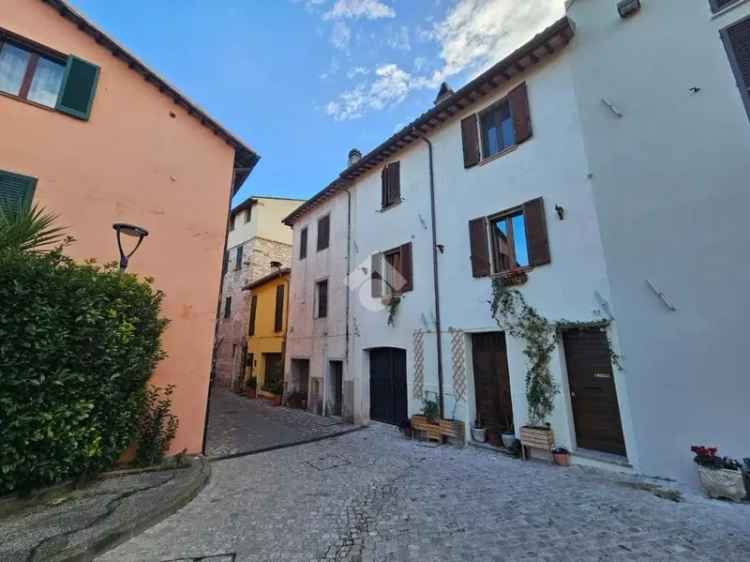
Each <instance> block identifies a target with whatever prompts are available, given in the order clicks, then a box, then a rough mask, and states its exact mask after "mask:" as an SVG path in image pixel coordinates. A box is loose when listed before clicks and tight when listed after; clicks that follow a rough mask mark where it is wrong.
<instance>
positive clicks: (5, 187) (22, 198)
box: [0, 170, 36, 212]
mask: <svg viewBox="0 0 750 562" xmlns="http://www.w3.org/2000/svg"><path fill="white" fill-rule="evenodd" d="M35 189H36V178H32V177H29V176H22V175H19V174H14V173H12V172H3V171H2V170H0V207H1V208H2V209H3V211H5V212H14V211H18V210H20V209H22V208H28V207H30V206H31V200H32V199H33V197H34V190H35Z"/></svg>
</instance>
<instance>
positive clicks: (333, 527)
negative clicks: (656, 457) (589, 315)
mask: <svg viewBox="0 0 750 562" xmlns="http://www.w3.org/2000/svg"><path fill="white" fill-rule="evenodd" d="M686 462H689V460H688V461H686ZM639 484H640V481H639V480H637V479H635V478H634V477H627V476H622V475H614V474H611V473H607V472H602V471H598V470H596V469H591V468H583V467H569V468H562V467H556V466H552V465H549V464H546V463H541V462H537V461H529V462H522V461H520V460H516V459H512V458H509V457H505V456H502V455H498V454H496V453H494V452H492V451H487V450H483V449H477V448H474V447H466V448H464V449H456V448H452V447H448V446H435V445H427V444H424V443H419V442H416V441H409V440H406V439H404V438H402V437H401V436H400V435H399V434H398V432H396V431H394V430H392V429H390V428H385V427H384V426H379V425H378V426H372V427H370V428H368V429H366V430H363V431H359V432H355V433H349V434H346V435H342V436H339V437H334V438H331V439H327V440H323V441H318V442H315V443H310V444H307V445H300V446H297V447H291V448H286V449H280V450H276V451H271V452H266V453H260V454H256V455H251V456H246V457H240V458H235V459H229V460H224V461H220V462H215V463H213V475H212V481H211V483H210V484H209V485H208V487H206V488H205V489H204V491H203V492H202V493H201V494H200V495H199V496H198V497H197V498H196V499H195V500H193V502H192V503H191V504H189V505H188V506H186V507H185V508H183V509H182V510H181V511H179V512H178V513H176V514H175V515H173V516H172V517H170V518H168V519H166V520H165V521H163V522H162V523H160V524H159V525H157V526H155V527H153V528H151V529H150V530H148V531H146V532H145V533H143V534H142V535H140V536H139V537H136V538H135V539H133V540H131V541H129V542H127V543H125V544H123V545H122V546H120V547H119V548H117V549H116V550H114V551H111V552H109V553H107V554H106V555H104V556H102V557H101V558H100V559H99V560H100V562H161V561H164V560H180V562H183V561H184V562H187V561H193V560H220V561H222V562H224V561H228V560H236V561H252V562H255V561H258V562H260V561H264V562H265V561H284V562H294V561H306V562H307V561H316V562H317V561H324V560H336V561H343V560H347V561H358V562H376V561H377V562H400V561H417V560H419V561H449V562H450V561H503V560H508V561H517V560H555V561H558V560H575V561H593V560H618V561H620V560H621V561H630V560H678V561H681V562H682V561H692V560H716V561H734V560H737V561H739V560H744V561H746V560H748V559H750V505H748V504H741V505H737V504H730V503H727V502H721V501H714V500H707V499H705V498H703V497H700V496H698V495H691V494H685V496H684V501H682V502H680V503H675V502H673V501H670V500H668V499H663V498H661V497H657V496H656V495H654V494H653V493H651V492H650V491H647V490H643V489H641V488H640V487H639ZM211 557H214V558H211Z"/></svg>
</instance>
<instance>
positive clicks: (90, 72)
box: [55, 55, 99, 121]
mask: <svg viewBox="0 0 750 562" xmlns="http://www.w3.org/2000/svg"><path fill="white" fill-rule="evenodd" d="M98 82H99V67H98V66H96V65H95V64H91V63H90V62H86V61H85V60H82V59H79V58H78V57H74V56H73V55H70V56H69V57H68V63H67V65H66V66H65V74H64V75H63V83H62V87H61V88H60V95H59V96H58V98H57V106H56V107H55V109H57V111H60V112H62V113H67V114H68V115H71V116H73V117H77V118H78V119H83V120H84V121H88V120H89V116H90V115H91V106H92V105H93V103H94V94H95V93H96V85H97V83H98Z"/></svg>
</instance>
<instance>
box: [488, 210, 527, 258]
mask: <svg viewBox="0 0 750 562" xmlns="http://www.w3.org/2000/svg"><path fill="white" fill-rule="evenodd" d="M490 229H491V237H492V252H493V259H494V261H493V264H494V267H493V269H494V272H495V273H502V272H504V271H511V270H513V269H520V268H522V267H528V266H529V249H528V246H527V244H526V223H525V221H524V218H523V212H522V211H518V212H517V213H513V214H510V215H503V216H501V217H499V218H494V219H491V220H490Z"/></svg>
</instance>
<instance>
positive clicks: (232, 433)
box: [206, 384, 354, 457]
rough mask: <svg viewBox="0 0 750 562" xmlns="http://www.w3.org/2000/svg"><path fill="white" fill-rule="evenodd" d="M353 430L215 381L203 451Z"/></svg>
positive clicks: (216, 453) (229, 451)
mask: <svg viewBox="0 0 750 562" xmlns="http://www.w3.org/2000/svg"><path fill="white" fill-rule="evenodd" d="M352 429H354V426H352V425H350V424H347V423H343V422H341V421H338V420H336V419H333V418H326V417H322V416H316V415H315V414H310V413H308V412H305V411H303V410H294V409H291V408H285V407H273V406H271V404H270V402H268V401H267V400H263V399H260V398H258V399H252V400H251V399H249V398H246V397H244V396H238V395H237V394H235V393H234V392H231V391H230V390H228V389H226V388H224V387H222V386H220V385H218V384H217V385H215V386H214V388H213V391H212V393H211V409H210V413H209V424H208V434H207V437H206V453H207V454H208V456H209V457H224V456H227V455H235V454H237V453H250V452H254V451H260V450H264V449H268V448H271V447H278V446H283V445H291V444H294V443H300V442H304V441H309V440H311V439H317V438H320V437H326V436H330V435H336V434H339V433H342V432H346V431H350V430H352Z"/></svg>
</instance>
